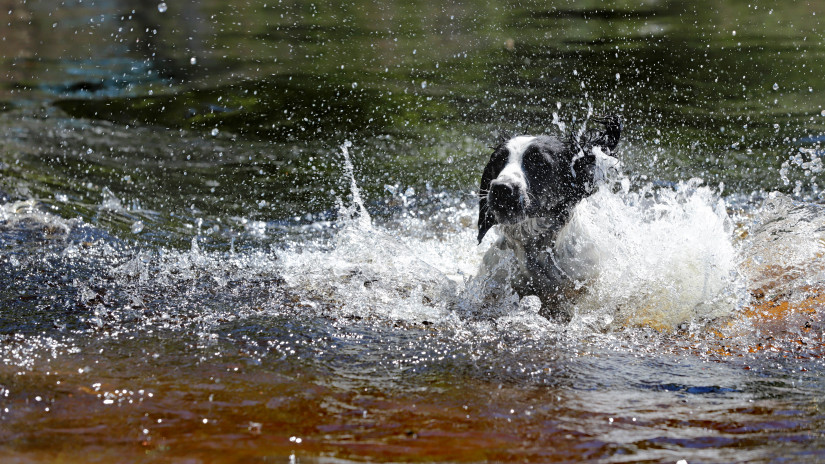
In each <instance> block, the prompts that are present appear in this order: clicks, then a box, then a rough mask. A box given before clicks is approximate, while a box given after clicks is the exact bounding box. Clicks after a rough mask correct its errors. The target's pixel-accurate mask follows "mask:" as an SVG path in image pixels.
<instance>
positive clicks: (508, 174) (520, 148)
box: [496, 136, 536, 187]
mask: <svg viewBox="0 0 825 464" xmlns="http://www.w3.org/2000/svg"><path fill="white" fill-rule="evenodd" d="M535 139H536V138H535V137H530V136H520V137H514V138H512V139H510V140H509V141H508V142H507V144H505V145H504V146H505V147H507V151H508V152H509V155H508V157H507V164H506V165H505V166H504V169H502V170H501V172H500V173H499V174H498V176H497V177H496V180H498V181H499V182H510V183H516V184H518V185H519V186H522V187H525V186H526V184H525V182H524V172H523V171H522V169H521V160H522V159H523V158H524V152H525V151H527V147H529V146H530V144H531V143H532V142H533V140H535Z"/></svg>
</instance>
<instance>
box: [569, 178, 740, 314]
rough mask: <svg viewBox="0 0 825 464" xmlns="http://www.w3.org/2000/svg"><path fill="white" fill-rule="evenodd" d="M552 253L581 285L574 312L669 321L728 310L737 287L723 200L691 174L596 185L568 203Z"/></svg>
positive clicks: (737, 293)
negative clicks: (675, 179)
mask: <svg viewBox="0 0 825 464" xmlns="http://www.w3.org/2000/svg"><path fill="white" fill-rule="evenodd" d="M556 253H557V256H558V262H559V264H560V266H561V267H562V270H563V271H564V272H565V273H566V274H568V275H569V276H570V277H572V278H573V279H575V280H576V281H577V283H578V284H579V285H580V286H582V287H583V288H584V293H583V295H582V296H581V297H580V298H579V299H578V300H577V301H576V303H575V312H576V316H577V317H578V318H579V319H580V320H585V319H587V320H588V321H592V318H593V317H594V315H597V316H600V317H601V320H603V321H608V322H611V325H616V324H618V325H621V326H624V325H653V326H657V327H673V326H675V325H677V324H680V323H683V322H686V321H695V320H701V319H709V318H714V317H719V316H723V315H727V314H730V313H731V311H733V310H734V309H735V308H736V307H737V304H738V303H739V298H740V295H741V294H742V291H741V287H742V280H741V279H740V278H739V277H738V274H737V268H736V266H737V261H738V258H737V252H736V249H735V247H734V245H733V240H732V224H731V221H730V219H729V218H728V215H727V212H726V209H725V204H724V202H723V201H722V200H721V199H719V198H718V197H717V196H716V195H715V194H714V193H713V191H712V190H711V189H710V188H708V187H702V186H701V185H700V182H699V181H697V180H693V181H689V182H683V183H680V184H679V185H678V186H677V188H676V189H675V190H672V189H667V188H665V189H653V188H651V187H648V188H645V189H642V190H641V191H640V192H636V193H630V192H628V193H624V192H619V193H614V192H612V191H611V190H610V189H607V188H603V189H600V190H599V191H597V192H596V193H595V194H594V195H592V196H591V197H589V198H587V199H586V200H584V201H583V202H582V203H581V204H580V205H579V206H578V207H577V208H576V209H575V210H574V213H573V215H572V218H571V220H570V222H569V223H568V224H567V225H566V226H565V227H564V228H563V229H562V231H561V232H560V234H559V237H558V240H557V243H556Z"/></svg>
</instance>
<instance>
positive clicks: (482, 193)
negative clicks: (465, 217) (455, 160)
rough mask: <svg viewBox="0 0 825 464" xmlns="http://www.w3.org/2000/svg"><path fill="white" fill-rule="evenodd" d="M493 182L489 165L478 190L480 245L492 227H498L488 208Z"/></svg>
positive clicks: (485, 169)
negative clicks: (488, 196)
mask: <svg viewBox="0 0 825 464" xmlns="http://www.w3.org/2000/svg"><path fill="white" fill-rule="evenodd" d="M492 182H493V169H492V167H491V166H490V165H489V164H488V165H487V167H485V168H484V174H482V175H481V186H480V187H479V189H478V199H479V200H478V243H481V239H483V238H484V235H485V234H487V231H488V230H490V228H491V227H493V226H494V225H496V220H495V218H494V217H493V215H492V214H490V211H489V207H488V206H487V192H489V191H490V183H492Z"/></svg>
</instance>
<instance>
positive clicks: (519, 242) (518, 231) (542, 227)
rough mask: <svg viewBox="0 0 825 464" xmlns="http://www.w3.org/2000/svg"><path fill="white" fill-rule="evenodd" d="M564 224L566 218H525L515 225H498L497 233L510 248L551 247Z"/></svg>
mask: <svg viewBox="0 0 825 464" xmlns="http://www.w3.org/2000/svg"><path fill="white" fill-rule="evenodd" d="M565 222H567V218H566V217H565V218H559V217H553V218H550V217H537V218H527V219H525V220H523V221H521V222H518V223H516V224H500V225H499V231H500V232H501V235H502V237H504V241H505V242H506V243H507V244H508V245H509V246H510V247H511V248H516V247H518V248H523V247H527V248H528V249H529V248H531V247H535V246H536V245H543V244H545V245H551V244H552V243H553V242H554V241H555V240H556V234H557V233H558V231H559V230H560V229H561V228H562V227H563V226H564V224H565Z"/></svg>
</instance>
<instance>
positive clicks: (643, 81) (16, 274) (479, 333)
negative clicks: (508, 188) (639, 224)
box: [0, 0, 825, 462]
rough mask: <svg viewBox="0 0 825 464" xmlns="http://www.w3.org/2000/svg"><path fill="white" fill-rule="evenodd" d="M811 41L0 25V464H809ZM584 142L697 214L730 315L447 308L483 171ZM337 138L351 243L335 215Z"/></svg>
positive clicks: (247, 19) (305, 6)
mask: <svg viewBox="0 0 825 464" xmlns="http://www.w3.org/2000/svg"><path fill="white" fill-rule="evenodd" d="M823 19H825V4H823V5H820V4H818V3H816V2H785V3H781V4H779V3H775V2H761V1H757V2H739V1H727V2H671V1H649V2H644V1H640V2H624V1H616V2H588V1H582V2H564V1H558V2H493V3H490V2H469V3H468V2H439V3H427V2H395V3H394V2H379V3H376V2H354V3H343V4H339V3H332V2H297V1H296V2H289V1H277V0H262V1H254V0H252V1H245V2H224V1H211V0H210V1H204V2H190V1H180V2H168V3H161V2H149V3H142V4H141V5H140V6H137V5H135V4H132V3H129V2H119V1H90V0H84V1H81V0H73V1H64V2H52V1H31V0H29V1H25V2H24V1H20V0H0V197H2V198H0V200H2V205H3V206H2V211H0V279H2V280H0V287H2V290H0V354H1V355H2V358H3V359H4V366H3V367H2V368H0V456H5V459H4V461H5V460H10V461H11V462H17V461H19V462H32V461H63V462H90V461H99V462H107V461H111V460H113V459H126V460H129V461H135V462H140V461H162V462H177V461H178V460H180V461H183V460H185V459H188V458H191V459H193V460H198V461H200V462H224V461H225V462H233V461H243V460H255V459H257V460H265V459H266V458H273V459H277V460H283V459H288V458H289V457H290V456H293V457H296V456H297V458H298V459H301V460H308V461H321V462H324V461H331V460H334V459H341V460H355V461H362V460H378V461H389V460H393V461H396V460H400V461H417V460H436V461H473V462H475V461H485V460H494V461H498V460H528V461H535V462H547V461H554V460H568V461H569V460H576V459H584V460H601V461H609V462H623V461H649V462H653V461H657V462H658V461H671V462H675V461H676V460H678V459H686V460H688V462H740V461H774V460H777V459H780V458H782V459H787V460H789V461H792V462H813V461H816V460H822V459H825V438H823V432H822V430H823V424H825V418H824V417H823V411H825V409H823V408H825V405H823V402H822V399H821V396H822V395H821V392H822V388H823V386H825V368H823V365H822V361H821V359H822V355H823V353H825V350H823V341H822V328H823V326H822V323H821V318H822V314H823V311H824V310H823V308H822V304H823V302H822V297H821V289H822V288H825V279H823V277H822V276H823V274H822V266H821V264H820V261H821V258H822V256H823V252H825V250H823V249H822V247H823V245H822V244H823V243H825V242H823V240H825V235H824V234H823V230H825V228H823V223H825V221H823V218H824V217H825V215H823V213H822V212H821V209H820V208H821V207H820V206H819V205H820V203H821V197H822V193H821V191H820V185H819V184H820V183H821V181H822V180H821V178H820V177H821V176H820V172H819V170H820V169H821V164H819V163H820V162H819V161H818V160H819V156H820V155H821V151H820V145H821V143H822V142H823V141H825V109H823V105H825V65H823V63H825V28H823V25H822V24H821V23H822V20H823ZM608 112H614V113H618V114H620V115H622V117H623V119H624V121H625V132H624V135H623V140H622V145H621V159H622V161H623V163H624V171H625V172H626V174H627V176H628V180H629V185H630V192H631V193H628V195H632V192H639V191H642V192H644V191H645V190H644V189H645V188H654V187H655V188H661V189H664V190H666V191H668V192H671V191H673V189H676V188H678V187H676V186H677V185H678V183H679V182H684V181H687V180H689V179H691V178H697V177H698V178H701V179H702V180H703V181H704V183H705V184H706V185H708V186H709V187H710V190H708V191H707V192H706V193H707V194H708V195H709V196H710V197H712V199H711V200H708V201H705V200H702V201H705V203H706V204H707V205H709V206H708V207H709V208H710V207H712V206H713V205H715V204H716V203H715V201H717V200H720V199H721V200H722V201H723V202H724V204H723V206H722V207H721V210H722V211H724V210H727V213H728V214H729V215H730V218H729V223H730V224H729V226H728V229H726V231H727V232H726V233H725V234H726V235H725V234H723V235H722V236H721V238H722V241H729V242H730V243H728V246H729V247H730V249H732V250H735V256H733V257H731V258H729V259H728V258H725V259H728V261H725V263H732V264H731V266H733V267H734V268H735V270H734V271H732V272H733V273H734V274H737V275H742V276H744V277H742V279H744V280H742V281H740V280H736V282H738V283H741V285H740V286H739V287H737V288H736V289H735V291H734V290H730V293H731V294H735V297H736V299H737V303H736V305H735V308H734V310H733V311H732V312H729V313H726V314H725V317H720V318H716V319H714V320H712V321H710V322H708V321H707V320H705V319H702V320H699V319H701V318H687V319H686V320H684V321H680V322H683V323H682V324H677V325H676V327H677V329H675V330H674V329H673V327H671V324H670V323H671V322H672V319H673V318H677V316H675V315H674V312H673V311H671V310H669V309H667V308H670V307H671V306H679V305H680V304H681V303H682V301H681V300H680V299H681V298H683V297H684V294H680V293H678V292H677V291H674V292H672V293H668V295H676V296H671V297H669V298H670V299H669V300H668V299H665V300H661V299H649V300H643V302H642V303H639V304H637V305H635V306H634V305H631V306H630V307H629V308H630V309H627V308H620V309H621V310H619V309H617V311H619V312H618V313H617V314H618V315H617V316H616V317H617V320H624V321H626V323H624V324H623V323H621V321H619V322H616V323H615V324H613V325H611V327H610V329H609V330H608V331H607V332H606V333H603V331H602V330H593V329H592V327H589V326H587V324H585V325H584V326H583V327H584V328H581V327H579V328H577V329H575V330H574V329H566V328H565V327H561V326H559V325H558V324H551V326H552V327H549V328H548V327H545V326H544V325H542V324H541V323H536V322H535V321H533V322H529V321H528V322H529V323H524V324H525V325H523V326H522V325H519V324H521V323H519V322H518V321H516V322H513V321H514V320H515V319H513V318H516V319H517V318H518V317H521V316H520V315H519V314H521V313H518V314H513V313H511V311H512V308H509V307H505V306H504V305H503V304H501V305H499V306H497V307H495V308H493V309H492V310H490V309H489V308H486V309H485V308H482V307H480V306H479V307H476V306H474V305H475V304H476V303H477V302H476V301H475V300H473V298H471V295H470V294H471V293H472V291H474V290H472V289H474V288H475V287H473V284H474V283H475V284H477V283H478V281H477V279H476V280H474V276H473V275H472V269H473V268H474V267H475V266H477V263H478V261H479V259H480V254H481V253H483V251H484V250H479V249H477V248H475V242H474V240H473V237H474V233H473V228H474V227H475V223H474V214H475V213H474V208H475V207H476V204H477V203H476V199H475V191H476V189H477V182H478V179H479V177H480V174H481V170H482V168H483V165H484V163H485V162H486V160H487V159H488V157H489V151H490V150H489V148H488V147H489V146H490V145H491V144H493V143H494V141H495V140H496V139H497V137H498V136H499V134H501V133H510V134H528V133H529V134H536V133H551V132H557V131H559V130H560V128H561V127H564V128H565V130H575V129H578V128H580V127H582V125H583V124H586V122H585V120H586V119H587V117H588V115H589V114H594V113H595V114H601V113H608ZM346 141H349V142H351V144H352V145H351V147H350V148H349V152H350V154H351V155H352V163H353V165H354V169H355V172H354V179H355V181H356V182H357V185H358V187H359V189H360V193H361V195H362V197H363V199H364V203H365V205H366V209H367V211H368V212H369V214H370V215H371V216H372V219H373V228H368V229H364V228H358V227H356V226H355V225H353V224H351V222H352V221H351V220H347V219H342V217H341V216H342V215H341V214H340V213H341V211H343V210H342V209H341V208H340V207H339V203H343V204H344V205H350V204H351V203H353V202H354V199H353V189H352V188H351V184H350V179H349V178H348V177H347V176H346V175H345V168H344V158H343V156H342V148H341V147H342V146H343V144H344V143H345V142H346ZM651 185H652V186H653V187H651ZM772 192H774V193H772ZM775 192H778V193H775ZM780 194H782V195H784V194H787V195H789V196H788V197H786V196H782V195H780ZM771 195H773V196H774V197H777V196H778V195H779V198H781V199H782V200H777V202H776V203H770V204H769V205H768V206H765V207H763V206H762V202H763V200H764V199H765V198H769V197H771ZM650 196H651V197H652V196H656V195H652V194H651V195H650ZM659 196H663V197H666V196H667V195H666V194H660V195H659ZM642 197H644V195H642ZM627 198H630V197H627ZM680 198H681V197H680ZM686 198H687V199H684V198H682V199H681V200H674V203H673V204H669V207H670V208H676V210H678V211H682V210H679V209H678V207H677V206H676V205H679V204H691V201H693V200H696V199H697V198H698V197H694V196H690V195H687V197H686ZM702 198H704V197H702ZM626 201H627V202H630V200H626ZM680 201H681V203H680ZM696 201H698V200H696ZM703 204H704V203H703ZM771 205H774V206H775V207H774V206H771ZM686 208H687V207H686ZM676 210H673V211H676ZM668 211H671V210H666V211H665V213H662V215H663V217H670V216H668V215H669V214H671V213H669V212H668ZM686 211H688V212H686V213H685V215H686V217H688V218H689V219H687V220H683V219H679V214H676V213H673V218H672V219H671V220H670V221H671V222H670V223H669V224H671V225H674V227H673V228H674V229H678V227H677V226H678V225H679V224H688V225H690V224H692V223H696V222H697V221H698V222H700V223H701V222H702V221H703V220H704V219H701V218H702V217H704V216H699V215H694V216H691V215H690V214H689V212H690V211H692V210H686ZM777 211H778V212H777ZM717 212H718V211H717ZM720 214H723V213H720ZM343 216H346V215H343ZM611 217H612V216H610V215H609V214H608V213H605V214H604V216H602V219H603V220H604V221H605V222H609V221H610V219H611ZM690 218H694V219H690ZM680 221H681V222H680ZM709 221H710V220H709ZM711 222H712V221H711ZM722 222H724V221H722ZM726 223H727V222H726ZM703 224H704V223H701V224H699V228H700V229H701V228H702V227H703ZM708 227H710V226H708ZM353 228H354V229H353ZM666 235H667V234H665V238H667V237H666ZM670 236H671V237H672V238H673V240H674V241H676V240H677V239H678V240H682V239H684V241H685V243H688V242H689V239H690V238H691V237H692V236H693V234H692V233H690V232H688V233H685V235H684V236H681V235H679V234H678V232H677V233H671V235H670ZM714 237H716V236H714ZM754 237H756V238H754ZM760 240H762V241H760ZM700 241H701V240H700ZM691 243H692V242H691ZM726 243H727V242H726ZM794 244H796V245H798V246H797V247H796V248H795V246H796V245H794ZM668 245H669V244H668ZM487 246H489V245H487ZM657 246H661V247H662V248H663V249H665V248H668V247H667V246H664V245H663V244H662V243H652V244H651V245H650V246H649V247H648V248H656V247H657ZM723 248H724V247H723ZM720 249H721V248H720ZM724 249H725V250H726V249H727V248H724ZM800 249H804V250H800ZM301 250H305V251H306V253H304V254H301V253H299V251H301ZM312 253H314V254H312ZM714 253H716V252H714ZM714 253H710V254H711V255H713V256H717V255H718V253H716V254H714ZM719 253H721V252H719ZM628 256H633V254H632V253H631V254H629V255H628ZM673 256H676V257H677V258H674V260H675V262H689V261H690V259H689V258H684V259H682V258H678V256H681V255H679V253H674V254H673ZM416 259H420V261H416ZM720 260H721V258H720ZM624 262H625V263H631V264H632V263H636V261H632V259H631V260H629V261H628V260H626V261H624ZM720 262H722V261H713V262H709V264H708V263H704V264H706V265H707V266H706V267H714V266H718V265H719V264H718V263H720ZM325 263H331V264H329V267H324V266H325V265H326V264H325ZM353 263H354V264H353ZM375 263H381V264H380V265H376V264H375ZM638 263H639V266H642V265H644V266H648V265H650V266H652V267H651V268H653V267H655V266H654V265H653V264H649V263H647V262H645V261H644V260H642V259H640V260H639V261H638ZM348 266H349V267H348ZM631 267H632V266H631ZM687 267H690V266H687ZM468 269H470V270H469V271H468ZM679 269H681V268H679ZM634 275H635V274H634ZM674 275H678V276H681V277H684V273H683V271H682V270H679V271H678V272H677V271H674ZM667 276H668V277H666V278H663V279H664V280H667V279H668V278H671V277H669V276H670V274H667ZM359 279H361V280H359ZM660 280H662V279H660ZM688 280H689V279H688ZM632 281H633V278H631V277H628V281H627V282H626V283H627V284H628V285H631V284H632ZM296 282H297V283H296ZM353 282H354V283H353ZM376 282H377V283H376ZM385 282H389V284H386V285H384V283H385ZM737 285H739V284H737ZM371 286H374V287H371ZM666 287H667V286H666V285H665V287H662V288H666ZM740 287H741V288H740ZM657 288H658V287H657ZM667 288H669V287H667ZM365 289H366V290H365ZM468 289H469V290H468ZM648 290H649V292H650V294H654V293H656V291H655V289H642V290H641V291H640V292H639V293H640V294H647V293H646V292H647V291H648ZM373 291H374V292H375V293H374V294H373V293H370V292H373ZM381 292H384V293H381ZM451 292H452V293H451ZM663 292H664V290H663ZM444 295H447V296H444ZM651 298H652V297H651ZM685 298H686V297H685ZM411 301H415V304H412V303H411ZM422 301H423V302H424V303H423V305H422V304H421V302H422ZM597 301H602V300H598V299H597ZM634 301H636V300H634ZM663 302H664V303H663ZM468 308H469V309H468ZM659 308H664V309H661V313H662V314H664V316H657V315H656V314H657V311H658V310H659ZM602 309H604V308H602ZM416 311H421V312H416ZM428 311H432V312H428ZM485 311H487V312H485ZM622 311H626V312H622ZM760 311H763V312H764V314H762V312H760ZM627 314H629V315H627ZM625 316H626V317H625ZM622 318H624V319H622ZM640 321H641V322H640ZM536 324H538V325H536ZM597 325H598V324H597ZM663 326H667V329H665V330H664V331H662V332H658V331H656V330H653V329H662V327H663ZM537 327H538V328H537ZM651 327H652V329H651ZM687 327H690V328H687ZM539 329H540V330H539ZM537 334H538V335H537ZM56 382H59V383H56ZM95 385H96V386H95ZM104 392H106V394H104ZM138 392H140V393H138ZM148 393H153V396H151V397H150V396H148ZM107 395H108V396H107ZM36 398H40V399H36ZM46 409H48V410H46ZM295 437H299V438H301V437H302V438H301V441H298V442H296V440H295Z"/></svg>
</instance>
